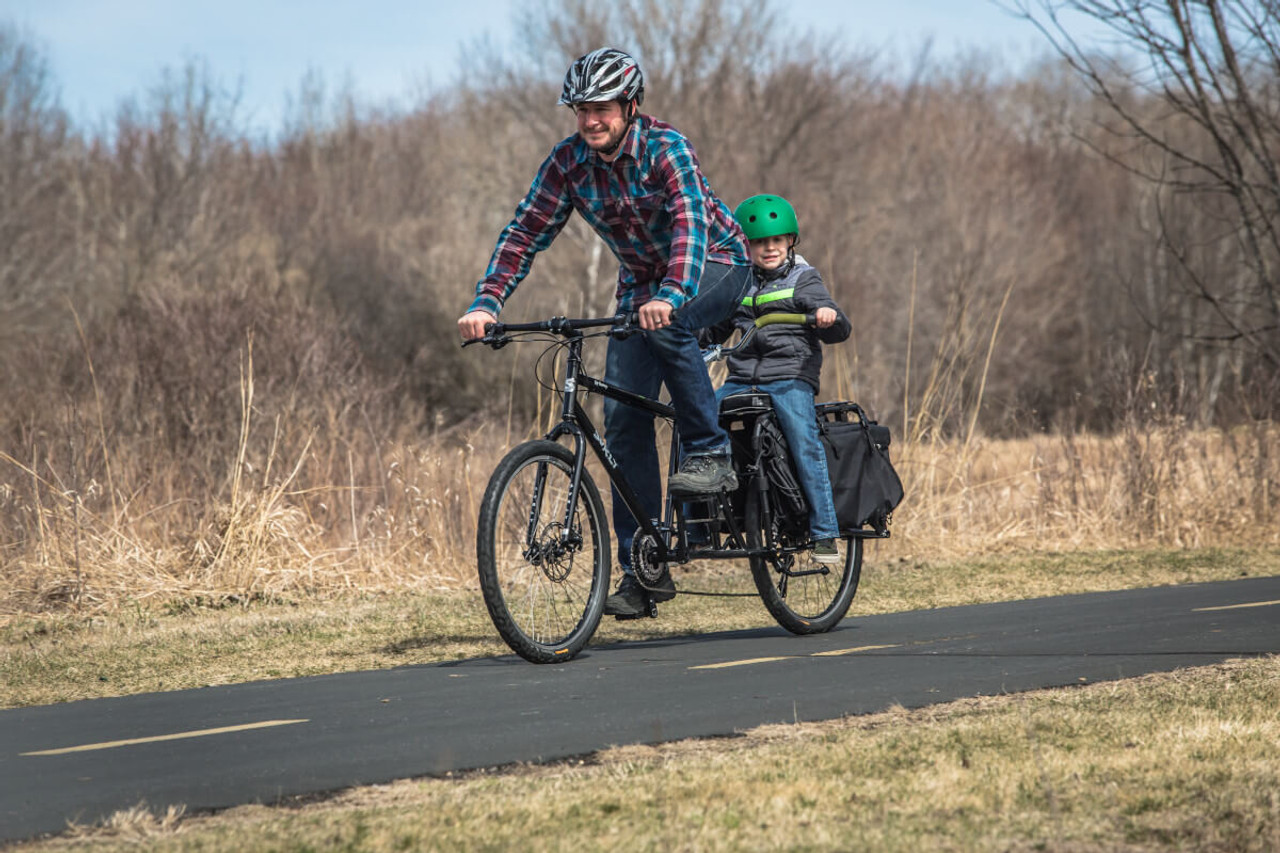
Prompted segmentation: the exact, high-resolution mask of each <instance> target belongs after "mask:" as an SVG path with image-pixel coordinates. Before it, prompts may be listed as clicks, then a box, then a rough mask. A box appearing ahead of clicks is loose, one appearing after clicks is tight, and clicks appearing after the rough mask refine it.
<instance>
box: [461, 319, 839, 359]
mask: <svg viewBox="0 0 1280 853" xmlns="http://www.w3.org/2000/svg"><path fill="white" fill-rule="evenodd" d="M779 323H784V324H788V325H793V326H814V325H816V324H817V320H816V318H815V317H814V315H813V314H765V315H764V316H762V317H757V318H756V319H755V322H754V324H753V325H752V326H750V327H749V328H748V329H747V331H746V333H745V334H743V336H742V339H741V340H739V341H738V342H737V343H736V344H734V345H733V346H731V347H725V346H722V345H720V344H716V345H715V346H713V347H711V348H710V349H708V350H705V351H704V352H703V354H702V358H703V361H705V362H706V363H707V364H711V363H712V362H715V361H719V360H720V359H722V358H726V357H728V356H730V355H732V354H733V353H735V352H737V351H738V350H739V349H741V348H742V347H743V346H745V345H746V344H747V342H748V341H750V340H751V339H752V338H753V337H754V336H755V334H756V332H757V331H759V330H760V329H763V328H764V327H765V326H772V325H775V324H779ZM604 327H608V331H607V332H606V334H608V335H609V336H611V337H616V338H625V337H629V336H630V335H633V334H635V333H636V332H638V331H640V315H639V313H637V312H635V311H632V312H629V313H622V314H615V315H613V316H612V317H584V318H578V319H574V318H570V317H552V318H550V319H548V320H536V321H534V322H532V323H487V324H485V333H484V337H482V338H472V339H471V340H469V341H463V342H462V345H463V346H464V347H468V346H471V345H472V344H485V345H487V346H489V347H492V348H493V349H502V348H503V347H504V346H506V345H507V344H509V343H511V341H512V340H513V338H512V337H511V336H512V334H516V333H521V332H543V333H546V334H552V335H559V336H561V337H564V338H574V337H579V336H580V335H581V332H582V330H583V329H599V328H604Z"/></svg>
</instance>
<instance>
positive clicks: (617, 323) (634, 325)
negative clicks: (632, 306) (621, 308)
mask: <svg viewBox="0 0 1280 853" xmlns="http://www.w3.org/2000/svg"><path fill="white" fill-rule="evenodd" d="M639 322H640V314H639V313H638V312H636V311H631V312H629V313H627V314H619V315H618V316H616V317H614V318H613V326H612V327H611V328H610V329H609V336H610V337H612V338H616V339H617V340H620V341H622V340H626V339H627V338H629V337H631V336H632V335H634V334H635V333H636V332H639V331H640V326H639Z"/></svg>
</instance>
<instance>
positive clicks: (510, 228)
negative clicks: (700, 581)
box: [458, 47, 751, 617]
mask: <svg viewBox="0 0 1280 853" xmlns="http://www.w3.org/2000/svg"><path fill="white" fill-rule="evenodd" d="M643 100H644V75H643V74H642V73H641V71H640V66H639V65H638V64H637V63H636V61H635V60H634V59H633V58H632V57H631V56H629V55H628V54H626V53H624V52H622V51H620V50H615V49H613V48H607V47H606V48H601V49H599V50H595V51H592V52H591V53H588V54H586V55H585V56H582V57H580V58H579V59H578V60H577V61H576V62H574V63H573V65H572V66H571V67H570V68H569V72H568V73H567V74H566V75H565V80H564V91H563V92H562V94H561V95H560V101H559V103H561V104H564V105H567V106H569V107H570V108H571V109H573V111H574V112H575V114H576V116H577V124H578V130H577V133H575V134H574V135H572V136H570V137H568V138H567V139H565V140H563V141H561V142H560V143H559V144H558V145H556V146H555V147H554V148H553V149H552V150H551V154H550V156H549V157H547V159H546V160H545V161H544V162H543V164H542V166H541V167H539V169H538V174H537V175H536V176H535V177H534V180H533V185H532V186H531V187H530V189H529V192H528V194H527V195H526V196H525V198H524V200H523V201H521V202H520V204H519V206H517V208H516V213H515V218H514V219H512V220H511V223H510V224H509V225H507V227H506V228H505V229H503V231H502V234H501V235H500V236H499V237H498V244H497V246H496V247H495V248H494V251H493V256H492V258H491V259H490V261H489V268H488V271H487V272H486V273H485V277H484V279H483V280H482V281H481V282H480V283H479V284H478V285H477V287H476V298H475V301H473V302H472V303H471V307H470V308H468V310H467V313H466V314H465V315H463V317H462V318H461V319H459V320H458V329H459V331H460V333H461V335H462V338H463V340H471V339H474V338H479V337H482V336H483V335H484V331H485V326H486V324H488V323H492V322H494V321H495V320H496V318H497V316H498V312H499V311H500V310H501V309H502V305H503V303H505V302H506V300H507V298H508V297H509V296H510V295H511V293H512V291H514V290H515V288H516V285H518V284H519V283H520V281H521V280H522V279H523V278H524V277H525V276H526V275H527V274H528V272H529V268H530V265H531V264H532V263H533V258H534V255H536V254H537V253H538V252H540V251H542V250H543V249H545V248H547V247H548V246H550V245H551V241H552V240H554V239H555V236H556V235H557V234H558V233H559V232H560V229H561V228H563V227H564V224H565V222H567V221H568V218H569V215H570V214H571V213H572V212H573V211H575V210H576V211H577V212H578V213H579V215H581V216H582V217H583V218H584V219H585V220H586V221H587V222H588V223H589V224H590V225H591V227H592V228H594V229H595V231H596V233H597V234H599V235H600V237H601V239H603V240H604V241H605V243H606V244H607V245H608V246H609V248H610V249H611V250H612V251H613V254H614V255H615V256H616V257H617V259H618V286H617V299H618V310H619V311H637V312H638V313H639V320H640V327H641V328H642V329H643V330H644V332H643V334H640V335H635V336H633V337H630V338H627V339H625V340H617V339H613V338H611V339H610V341H609V351H608V355H607V360H606V366H605V379H606V380H607V381H609V382H611V383H614V384H616V385H619V386H621V387H623V388H626V389H627V390H630V391H633V392H635V393H637V394H642V395H644V396H646V397H657V395H658V392H659V390H660V388H661V386H662V385H663V384H664V383H665V384H666V386H667V390H668V391H669V392H670V394H671V404H672V406H673V407H674V408H675V410H676V424H677V426H678V428H679V431H680V450H681V458H682V459H683V462H682V464H681V466H680V471H679V472H678V473H677V474H673V475H672V476H671V478H670V480H669V482H668V487H669V488H670V490H671V492H672V494H683V495H699V494H707V493H714V492H718V491H720V490H721V489H734V488H736V487H737V478H736V477H735V476H734V473H733V467H732V465H731V463H730V459H729V438H728V435H727V434H726V433H725V432H724V430H722V429H721V428H720V425H719V418H718V413H717V409H716V400H715V393H714V391H713V390H712V387H711V381H710V378H709V377H708V375H707V371H706V367H705V366H704V364H703V361H702V358H701V355H700V352H699V349H698V339H697V331H698V329H700V328H703V327H705V326H709V325H712V324H714V323H718V322H720V321H721V320H723V319H725V318H726V317H728V316H729V314H730V313H731V312H732V311H733V309H734V307H735V306H736V305H737V304H738V302H739V301H740V300H741V299H742V296H743V294H744V293H745V292H746V289H747V287H748V285H749V284H750V281H751V261H750V258H749V256H748V254H747V248H746V240H745V238H744V237H743V235H742V231H741V229H740V228H739V227H738V224H737V222H736V221H735V220H734V218H733V216H732V214H731V213H730V212H729V209H728V208H727V207H726V206H725V205H724V203H723V202H721V201H720V200H719V199H718V198H716V196H715V195H714V194H713V193H712V192H711V187H710V186H709V185H708V183H707V180H706V178H705V177H704V176H703V174H702V172H701V170H700V168H699V166H698V159H697V156H696V155H695V154H694V151H693V147H692V146H691V145H690V144H689V141H688V140H687V139H685V138H684V136H682V135H681V134H680V133H679V132H678V131H676V129H675V128H673V127H671V126H670V125H668V124H666V123H664V122H660V121H658V120H656V119H654V118H653V117H651V116H648V115H643V114H641V113H640V112H639V107H640V104H641V102H642V101H643ZM677 309H679V310H678V311H677ZM604 416H605V434H606V438H607V440H608V444H609V448H610V450H611V452H612V453H613V455H614V457H615V458H616V459H617V460H618V462H619V465H620V466H621V468H622V472H623V474H624V476H625V477H626V479H627V481H628V482H629V483H630V484H631V486H632V488H633V489H634V490H635V492H636V495H637V496H638V497H639V499H640V502H641V504H642V505H643V507H644V509H645V512H646V513H647V514H648V515H649V517H650V518H657V517H658V516H659V514H660V512H661V499H662V482H661V475H660V468H659V463H658V452H657V447H656V443H655V436H654V425H653V416H652V415H650V414H647V413H645V412H642V411H639V410H637V409H634V408H631V407H629V406H626V405H623V404H621V403H616V402H614V401H613V400H608V399H606V400H605V403H604ZM613 505H614V511H613V527H614V532H615V534H616V535H617V537H618V562H619V564H620V565H621V567H622V570H623V578H622V582H621V584H620V585H619V587H618V591H617V592H616V593H615V594H614V595H611V596H609V599H608V600H607V601H606V603H605V612H606V613H610V614H613V615H615V616H620V617H630V616H638V615H640V614H641V613H643V612H644V610H645V608H646V606H647V603H648V600H649V597H650V596H651V597H652V598H653V600H655V601H665V600H668V599H670V598H672V597H674V595H675V584H674V582H672V580H671V578H670V576H669V575H668V576H666V577H664V578H663V580H662V581H661V582H660V583H659V584H658V586H657V588H655V589H650V590H646V589H644V588H643V587H642V586H641V585H640V584H639V582H638V581H637V580H636V578H635V576H634V574H633V573H632V572H631V543H632V540H633V539H634V537H635V532H636V529H637V524H636V520H635V519H634V518H632V517H631V514H630V513H629V512H628V511H627V508H626V506H625V505H624V504H623V503H622V501H621V500H620V499H619V498H618V496H617V493H616V491H615V493H614V501H613Z"/></svg>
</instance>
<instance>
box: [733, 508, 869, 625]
mask: <svg viewBox="0 0 1280 853" xmlns="http://www.w3.org/2000/svg"><path fill="white" fill-rule="evenodd" d="M768 500H769V497H768V493H766V492H761V491H759V490H758V489H750V490H749V491H748V494H747V502H746V511H745V513H744V515H745V518H744V524H745V526H746V535H747V545H748V547H749V548H751V549H753V550H754V549H757V548H761V547H763V546H764V544H765V542H766V541H768V540H769V538H771V539H772V541H773V544H774V545H775V546H777V545H778V543H779V541H780V538H781V531H780V530H779V525H778V523H777V518H778V517H777V515H776V514H775V513H774V512H772V511H771V510H772V509H773V507H772V506H771V505H770V506H768V507H766V506H765V504H766V502H767V501H768ZM766 527H769V528H771V530H770V531H768V532H769V533H771V536H770V537H766V532H767V531H766ZM840 550H841V560H840V563H838V564H836V565H822V564H821V563H818V562H816V561H814V559H813V552H812V551H809V550H804V551H798V552H794V553H787V554H784V553H782V552H781V549H779V548H776V547H775V550H774V552H773V553H772V554H771V555H768V556H766V557H752V558H751V577H752V579H753V580H755V583H756V590H757V591H758V592H759V593H760V598H761V600H762V601H764V606H765V608H766V609H767V610H768V611H769V613H770V615H772V616H773V618H774V619H776V620H777V621H778V624H779V625H781V626H782V627H783V628H786V629H787V630H788V631H790V632H791V633H793V634H821V633H824V632H826V631H830V630H831V629H832V628H834V627H835V626H836V624H837V623H838V622H839V621H840V620H841V619H843V618H844V615H845V613H847V612H848V610H849V605H850V604H851V603H852V602H853V596H854V593H856V592H857V591H858V580H859V578H860V577H861V576H862V540H861V539H859V538H856V537H853V536H845V537H843V538H842V539H841V540H840Z"/></svg>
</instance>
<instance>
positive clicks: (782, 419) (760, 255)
mask: <svg viewBox="0 0 1280 853" xmlns="http://www.w3.org/2000/svg"><path fill="white" fill-rule="evenodd" d="M733 215H734V217H735V218H736V219H737V220H738V224H739V225H741V226H742V230H743V231H744V232H745V233H746V235H747V240H748V241H749V243H750V253H751V263H752V267H753V270H754V273H755V280H754V282H753V284H752V287H751V289H750V290H748V291H747V297H746V298H745V299H743V301H742V305H740V306H739V307H738V309H737V310H736V311H735V312H734V314H733V316H732V317H730V318H729V319H728V320H726V321H724V322H722V323H719V324H717V325H716V326H713V327H712V328H711V329H710V330H709V332H710V337H711V338H712V339H713V340H714V341H715V342H723V341H725V340H727V339H728V338H729V336H730V335H732V334H733V330H734V329H737V328H741V329H745V328H746V327H748V326H750V325H751V324H752V323H753V322H754V321H755V319H756V318H757V317H759V316H761V315H764V314H777V313H795V314H813V315H814V317H815V320H816V327H808V326H796V325H791V324H776V325H771V326H765V327H764V328H762V329H760V330H759V331H758V332H756V335H755V337H754V338H753V339H752V340H751V341H750V342H749V343H748V344H747V346H746V347H744V348H743V349H742V350H739V351H738V352H736V353H734V354H733V355H732V356H730V357H729V359H728V367H729V378H728V380H727V381H726V382H725V383H724V385H723V386H721V387H720V388H719V389H718V390H717V391H716V398H717V400H723V399H724V398H725V397H727V396H728V395H730V394H736V393H739V392H743V391H750V390H753V389H754V390H759V391H763V392H765V393H767V394H768V395H769V396H770V398H772V400H773V408H774V413H775V414H776V415H777V418H778V424H779V425H780V426H781V427H782V432H783V434H785V435H786V437H787V443H788V445H789V446H790V449H791V454H792V456H793V457H794V458H795V460H796V468H797V471H796V473H797V474H798V475H799V477H800V485H801V488H802V489H803V490H804V496H805V499H806V500H807V501H808V502H809V534H810V536H811V537H812V538H813V541H814V543H815V545H814V549H813V558H814V559H815V560H816V561H817V562H819V563H827V564H833V563H838V562H839V561H840V552H839V550H838V549H837V548H836V539H837V538H838V537H839V535H840V529H839V527H838V525H837V523H836V509H835V504H834V502H833V500H832V497H831V483H830V481H829V480H828V476H827V457H826V452H825V451H824V450H823V447H822V441H821V439H820V438H819V435H818V420H817V417H816V416H815V415H814V411H813V397H814V394H815V393H816V392H817V390H818V377H819V375H820V374H821V372H822V344H824V343H826V344H836V343H840V342H841V341H843V340H845V339H846V338H848V337H849V332H850V331H851V330H852V326H851V324H850V323H849V318H848V317H846V316H845V315H844V312H842V311H841V310H840V308H839V307H838V306H837V305H836V303H835V300H833V299H832V298H831V294H830V293H829V292H828V291H827V288H826V285H824V284H823V283H822V276H820V275H819V274H818V271H817V270H816V269H814V268H813V267H811V266H809V265H808V264H807V263H805V262H804V258H801V257H798V256H797V255H796V251H795V247H796V243H797V242H799V239H800V226H799V223H798V222H797V221H796V212H795V210H794V209H793V208H792V207H791V204H790V203H789V202H788V201H787V200H786V199H784V198H781V197H780V196H776V195H756V196H752V197H751V198H749V199H747V200H746V201H744V202H742V204H740V205H738V208H737V210H735V211H734V212H733Z"/></svg>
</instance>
